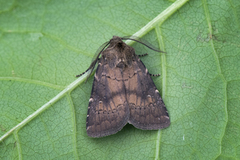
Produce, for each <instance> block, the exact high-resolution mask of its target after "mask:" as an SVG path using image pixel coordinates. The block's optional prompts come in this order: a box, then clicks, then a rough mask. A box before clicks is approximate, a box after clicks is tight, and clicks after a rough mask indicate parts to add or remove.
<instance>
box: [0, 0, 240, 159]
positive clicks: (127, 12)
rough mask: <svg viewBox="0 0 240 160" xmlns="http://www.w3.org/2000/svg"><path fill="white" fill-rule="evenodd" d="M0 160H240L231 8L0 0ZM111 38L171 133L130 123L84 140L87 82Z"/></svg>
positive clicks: (239, 6)
mask: <svg viewBox="0 0 240 160" xmlns="http://www.w3.org/2000/svg"><path fill="white" fill-rule="evenodd" d="M0 4H1V5H0V159H134V160H135V159H144V160H146V159H240V147H239V144H240V136H239V135H240V124H239V122H240V116H238V115H239V114H240V113H239V111H240V108H239V106H240V105H239V104H240V98H239V97H240V83H239V82H240V72H239V68H240V63H239V61H240V54H239V51H240V45H239V44H240V40H239V36H240V32H239V29H240V25H239V24H240V22H239V21H240V2H239V1H238V0H229V1H223V0H222V1H219V0H201V1H200V0H190V1H187V0H176V1H175V2H174V1H173V0H169V1H167V0H160V1H159V0H151V1H147V0H141V1H105V0H104V1H62V0H52V1H47V0H45V1H44V0H43V1H37V0H35V1H33V0H23V1H13V0H12V1H11V0H0ZM113 35H118V36H126V35H135V36H139V37H142V38H143V39H146V40H147V41H149V43H151V44H153V45H154V46H158V47H159V48H160V49H161V50H163V51H165V52H167V53H166V54H163V53H162V54H159V53H157V52H154V51H151V50H149V49H147V48H146V47H144V46H142V45H140V44H135V43H134V44H132V42H127V43H128V44H130V45H132V46H133V47H134V48H135V50H136V53H137V54H144V53H146V52H148V53H149V55H148V56H146V57H144V58H142V61H143V62H144V64H145V65H146V67H147V68H148V70H149V71H150V73H153V74H157V73H160V74H161V77H153V80H154V82H155V84H156V86H157V87H158V89H159V90H160V91H161V95H162V97H163V100H164V102H165V104H166V106H167V109H168V111H169V114H170V120H171V125H170V127H168V128H166V129H163V130H159V131H143V130H139V129H136V128H134V127H133V126H132V125H130V124H127V125H126V126H125V127H124V128H123V130H121V131H120V132H118V133H117V134H115V135H111V136H107V137H104V138H98V139H94V138H90V137H88V136H87V134H86V128H85V124H86V114H87V107H88V99H89V97H90V94H91V87H92V86H91V85H92V81H93V76H91V77H90V79H89V80H88V82H87V83H86V84H85V83H84V80H85V79H86V76H87V74H85V75H83V76H82V77H80V78H78V79H76V78H75V75H77V74H80V73H82V72H83V71H85V70H86V69H87V68H88V66H89V65H90V63H91V60H92V57H93V56H94V53H95V52H96V50H97V49H98V47H99V46H100V45H101V44H103V43H104V42H105V41H107V40H109V39H111V38H112V36H113Z"/></svg>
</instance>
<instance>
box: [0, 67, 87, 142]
mask: <svg viewBox="0 0 240 160" xmlns="http://www.w3.org/2000/svg"><path fill="white" fill-rule="evenodd" d="M88 74H90V72H89V71H88V72H87V74H84V75H82V76H81V77H79V78H78V79H76V80H75V81H74V82H72V83H71V84H70V85H68V86H67V87H66V88H65V89H64V90H63V91H61V92H60V93H59V94H58V95H56V96H55V97H54V98H52V99H51V100H50V101H48V102H47V103H46V104H44V105H43V106H42V107H40V108H39V109H38V110H36V111H35V112H34V113H32V114H31V115H29V116H28V117H27V118H26V119H24V120H23V121H22V122H20V123H19V124H17V125H16V126H15V127H13V128H12V129H11V130H9V131H8V132H7V133H5V134H4V135H3V136H2V137H0V142H1V141H3V140H4V139H5V138H6V137H7V136H9V135H10V134H11V133H12V132H17V131H18V130H19V129H21V128H22V127H23V126H25V125H26V124H27V123H29V122H30V121H31V120H32V119H34V118H35V117H37V116H38V115H39V114H41V113H42V112H43V111H45V110H46V109H48V108H49V107H50V106H52V105H53V104H54V103H56V102H57V101H58V100H59V99H61V98H62V97H63V96H65V94H67V93H68V92H69V93H70V92H71V91H72V90H73V89H75V88H76V87H77V86H78V85H79V84H80V83H82V82H83V81H84V80H85V79H86V78H87V75H88Z"/></svg>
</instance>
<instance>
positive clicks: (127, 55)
mask: <svg viewBox="0 0 240 160" xmlns="http://www.w3.org/2000/svg"><path fill="white" fill-rule="evenodd" d="M133 54H135V52H134V49H133V48H132V47H130V46H128V45H127V44H126V43H124V42H123V41H122V38H120V37H118V36H113V38H112V39H111V40H110V41H109V46H108V47H107V48H106V49H105V50H104V52H103V54H102V56H103V58H104V59H105V61H106V62H107V63H108V64H109V67H110V68H114V67H119V68H122V69H123V68H125V67H126V66H131V64H132V57H133Z"/></svg>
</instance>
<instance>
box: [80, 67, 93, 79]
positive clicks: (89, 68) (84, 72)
mask: <svg viewBox="0 0 240 160" xmlns="http://www.w3.org/2000/svg"><path fill="white" fill-rule="evenodd" d="M90 69H91V68H88V69H87V70H86V71H84V72H83V73H81V74H78V75H76V77H80V76H81V75H83V74H84V73H86V72H87V71H89V70H90Z"/></svg>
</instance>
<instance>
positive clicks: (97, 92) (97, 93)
mask: <svg viewBox="0 0 240 160" xmlns="http://www.w3.org/2000/svg"><path fill="white" fill-rule="evenodd" d="M126 39H130V40H135V39H131V38H124V37H123V38H121V37H117V36H113V38H112V39H111V40H110V41H109V42H106V43H105V44H104V46H102V48H101V51H100V52H99V53H98V55H97V58H96V59H95V60H94V61H93V63H92V64H91V66H90V67H89V68H88V69H87V70H89V69H93V68H94V66H95V64H96V63H97V62H98V67H97V70H96V73H95V75H94V81H93V86H92V93H91V97H90V99H89V107H88V113H87V122H86V128H87V134H88V136H90V137H103V136H108V135H111V134H115V133H117V132H118V131H120V130H121V129H122V128H123V127H124V126H125V125H126V124H127V123H130V124H132V125H133V126H135V127H136V128H139V129H142V130H157V129H162V128H166V127H168V126H169V125H170V119H169V116H168V112H167V109H166V107H165V105H164V102H163V100H162V98H161V96H160V94H159V92H158V90H157V88H156V86H155V84H154V83H153V80H152V79H151V76H150V74H149V72H148V70H147V69H146V67H145V66H144V64H143V63H142V61H141V60H140V59H139V57H138V56H137V55H136V54H135V50H134V48H133V47H131V46H128V45H127V44H126V43H124V42H123V41H122V40H126ZM135 41H137V42H140V43H142V42H141V41H138V40H135ZM142 44H144V43H142ZM144 45H146V44H144ZM146 46H147V47H149V46H148V45H146ZM105 48H106V49H105ZM149 48H151V47H149ZM151 49H152V48H151ZM100 55H101V58H98V57H99V56H100ZM78 76H80V75H78Z"/></svg>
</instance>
